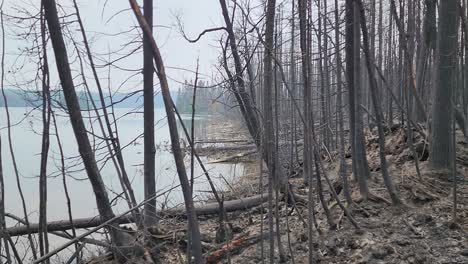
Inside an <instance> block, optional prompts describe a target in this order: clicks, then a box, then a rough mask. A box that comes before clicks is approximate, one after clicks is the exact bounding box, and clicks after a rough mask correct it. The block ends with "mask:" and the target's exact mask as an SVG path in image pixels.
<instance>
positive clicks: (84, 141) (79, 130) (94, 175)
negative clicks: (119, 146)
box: [43, 0, 123, 246]
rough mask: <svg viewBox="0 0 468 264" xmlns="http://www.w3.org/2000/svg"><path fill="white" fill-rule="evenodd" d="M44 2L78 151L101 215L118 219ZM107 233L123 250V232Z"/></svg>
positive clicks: (51, 11) (52, 10)
mask: <svg viewBox="0 0 468 264" xmlns="http://www.w3.org/2000/svg"><path fill="white" fill-rule="evenodd" d="M43 1H44V11H45V18H46V20H47V25H48V28H49V33H50V39H51V41H52V47H53V49H54V53H55V61H56V64H57V71H58V74H59V77H60V83H61V85H62V89H63V93H64V97H65V102H66V104H67V108H68V111H69V115H70V121H71V124H72V127H73V132H74V134H75V138H76V141H77V144H78V150H79V153H80V156H81V158H82V159H83V164H84V167H85V169H86V173H87V174H88V178H89V180H90V182H91V185H92V187H93V191H94V195H95V197H96V204H97V206H98V210H99V214H100V215H101V218H102V219H103V220H109V219H111V218H113V217H114V216H115V215H114V212H113V211H112V208H111V205H110V202H109V197H108V196H107V192H106V188H105V185H104V182H103V180H102V177H101V174H100V172H99V168H98V166H97V163H96V160H95V156H94V153H93V152H92V149H91V145H90V142H89V139H88V136H87V132H86V127H85V124H84V122H83V117H82V116H81V110H80V105H79V103H78V97H77V95H76V91H75V87H74V84H73V78H72V75H71V69H70V64H69V62H68V54H67V49H66V46H65V42H64V39H63V35H62V30H61V27H60V22H59V19H58V14H57V6H56V3H55V0H43ZM107 229H108V231H109V233H110V235H111V238H112V241H113V243H115V245H117V246H122V245H123V243H122V239H121V235H120V231H118V229H117V225H116V224H111V225H110V226H109V227H108V228H107Z"/></svg>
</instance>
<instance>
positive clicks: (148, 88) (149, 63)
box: [143, 0, 157, 228]
mask: <svg viewBox="0 0 468 264" xmlns="http://www.w3.org/2000/svg"><path fill="white" fill-rule="evenodd" d="M143 12H144V16H145V19H146V22H147V23H148V26H149V27H150V29H151V32H152V31H153V0H145V1H144V7H143ZM153 73H154V66H153V58H152V51H151V44H150V42H149V39H148V36H146V35H143V105H144V106H143V108H144V113H143V119H144V121H143V129H144V131H143V134H144V152H143V153H144V157H143V159H144V166H143V175H144V185H145V186H144V189H145V199H147V198H149V197H153V196H154V194H155V193H156V175H155V153H156V148H155V143H154V87H153V85H154V84H153V79H154V75H153ZM156 222H157V218H156V199H151V200H150V201H149V202H148V203H146V204H145V207H144V225H145V227H146V228H147V227H150V226H151V225H154V224H156Z"/></svg>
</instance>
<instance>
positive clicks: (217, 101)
mask: <svg viewBox="0 0 468 264" xmlns="http://www.w3.org/2000/svg"><path fill="white" fill-rule="evenodd" d="M194 90H196V93H195V101H196V103H195V109H196V110H195V111H196V114H201V115H205V114H225V113H226V112H228V111H229V109H230V107H228V106H227V105H231V104H229V97H228V96H225V95H224V93H223V89H222V88H221V87H218V86H214V85H207V84H205V82H203V81H199V82H198V84H197V87H196V89H194V85H193V84H192V82H187V81H186V82H185V83H184V84H183V85H182V86H181V87H180V88H179V90H178V91H177V93H176V94H174V95H175V96H173V97H174V99H173V100H174V101H175V102H176V107H177V109H178V110H179V112H180V113H181V114H191V113H192V104H193V103H192V102H193V95H194Z"/></svg>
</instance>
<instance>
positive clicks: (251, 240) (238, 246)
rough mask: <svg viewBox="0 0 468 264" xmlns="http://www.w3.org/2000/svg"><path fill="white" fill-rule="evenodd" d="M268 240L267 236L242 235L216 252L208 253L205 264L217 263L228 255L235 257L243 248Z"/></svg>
mask: <svg viewBox="0 0 468 264" xmlns="http://www.w3.org/2000/svg"><path fill="white" fill-rule="evenodd" d="M266 238H268V235H267V234H263V235H262V234H256V235H251V236H247V235H242V236H240V237H237V238H235V239H233V240H231V241H229V242H227V243H226V244H224V245H223V246H222V247H221V248H219V249H218V250H215V251H213V252H210V253H208V254H206V256H205V257H206V263H207V264H211V263H213V264H214V263H219V262H220V261H221V260H222V259H223V258H225V257H226V256H227V255H228V254H229V255H231V256H232V255H235V254H239V253H241V252H242V250H244V249H245V248H247V247H249V246H251V245H254V244H256V243H258V242H259V241H260V240H262V239H266Z"/></svg>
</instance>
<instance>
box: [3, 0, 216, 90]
mask: <svg viewBox="0 0 468 264" xmlns="http://www.w3.org/2000/svg"><path fill="white" fill-rule="evenodd" d="M57 2H58V3H60V4H61V5H63V7H64V10H65V12H66V13H68V14H70V13H72V12H73V11H74V10H73V8H72V1H71V0H57ZM77 2H78V5H79V8H80V13H81V16H82V18H83V22H84V26H85V28H86V31H87V34H88V38H89V39H91V40H92V41H91V42H92V45H91V49H92V52H93V53H94V54H95V55H96V57H100V58H101V59H102V58H105V59H107V57H108V56H107V55H105V54H106V53H107V52H108V50H111V53H112V54H111V59H112V60H113V59H116V58H118V57H120V56H121V55H123V54H125V53H126V52H128V51H130V50H132V49H134V48H135V47H137V46H138V45H139V43H137V42H136V40H138V41H140V38H138V37H137V35H136V33H137V31H136V30H133V31H132V32H128V31H129V30H130V29H132V28H134V27H135V26H136V25H137V22H136V19H135V18H134V15H133V13H132V12H131V10H130V9H129V3H128V1H127V0H108V1H104V0H77ZM139 3H141V4H142V1H139ZM39 4H40V0H22V1H15V0H5V13H6V14H7V15H13V16H24V14H22V13H21V12H20V11H18V10H21V9H25V10H28V11H29V12H31V13H35V12H37V10H38V9H39ZM176 17H180V19H181V21H183V24H184V29H185V31H186V33H187V35H189V36H191V37H192V38H194V37H196V36H198V34H199V33H200V32H201V31H202V30H203V29H205V28H209V27H217V26H222V25H223V23H222V16H221V8H220V6H219V2H218V1H216V0H155V1H154V22H155V26H156V27H155V28H154V36H155V37H156V41H157V42H158V45H159V47H160V49H161V52H162V54H163V59H164V63H165V65H166V67H167V73H168V75H169V77H170V79H173V80H172V81H170V85H171V90H177V88H178V85H177V81H181V82H183V81H184V80H185V79H193V78H194V74H193V73H190V72H187V71H183V70H176V69H173V67H175V68H186V69H190V70H194V69H195V66H196V60H197V58H198V57H199V58H200V71H201V72H202V73H204V74H207V75H211V74H212V72H213V66H214V65H215V64H216V62H217V57H218V55H219V49H217V48H216V47H215V46H217V39H219V36H220V34H221V32H219V33H212V34H208V35H205V36H204V37H203V38H202V40H201V41H200V42H199V43H196V44H191V43H188V42H187V41H186V40H184V39H183V37H182V36H181V34H180V33H179V29H178V27H177V19H176ZM72 19H74V18H65V20H66V21H71V20H72ZM5 20H6V22H5V27H6V38H7V40H6V52H7V57H6V64H7V65H6V67H7V69H11V70H12V71H10V72H9V73H7V76H6V80H7V81H6V83H7V85H10V86H11V85H14V84H21V83H22V82H26V81H27V80H29V79H31V78H34V75H35V71H36V70H35V69H36V68H37V67H35V65H34V63H35V61H37V58H32V57H31V56H26V57H25V56H19V55H18V54H20V51H21V50H22V49H24V48H25V47H31V46H32V44H33V42H32V41H25V40H22V39H18V36H17V35H18V34H20V33H24V32H26V29H21V28H19V26H23V25H28V24H29V23H30V22H29V21H23V22H22V23H18V22H19V21H18V20H17V19H12V18H8V17H7V16H6V18H5ZM75 24H76V23H75ZM74 27H75V28H76V26H74ZM75 31H76V30H75ZM72 34H73V35H74V38H76V39H77V41H81V36H80V35H79V32H78V31H76V32H72ZM129 41H135V43H133V44H132V45H130V46H128V47H127V48H124V50H123V51H119V50H121V49H122V47H124V46H125V45H126V44H127V43H128V42H129ZM50 46H51V45H50V43H49V49H50ZM68 53H69V57H73V54H74V50H73V47H72V46H71V44H70V45H69V46H68ZM52 54H53V53H52V50H50V51H49V58H50V60H51V62H50V63H51V64H52V63H54V61H53V58H52V57H53V56H52ZM96 62H97V63H98V64H103V63H104V62H103V61H101V60H99V59H96ZM116 65H118V66H119V67H121V68H125V69H132V70H136V69H138V68H139V67H141V65H142V54H141V53H140V54H134V55H132V56H130V57H128V58H126V59H124V60H121V61H120V62H118V63H117V64H116ZM52 66H53V67H52ZM73 69H74V70H78V69H79V64H78V62H77V61H74V64H73ZM51 71H52V72H53V73H51V74H52V85H54V82H55V85H57V84H58V80H57V79H56V73H55V72H56V68H55V65H51ZM135 73H136V72H125V71H122V70H118V69H116V68H113V69H112V71H111V79H112V86H113V87H114V88H115V87H117V86H119V85H120V84H121V83H123V82H124V80H126V79H127V78H128V77H130V76H131V75H133V74H135ZM99 74H100V78H101V79H102V80H103V82H105V83H106V82H107V80H106V79H107V69H101V70H100V71H99ZM54 75H55V76H54ZM87 77H88V82H89V83H90V84H91V83H92V82H93V80H92V79H91V75H90V74H89V71H87ZM141 79H142V76H141V74H140V75H137V76H135V77H134V78H133V79H132V81H130V82H128V83H127V84H126V85H124V86H123V89H124V90H133V89H135V87H137V89H138V88H141V83H140V82H141ZM174 80H175V81H174ZM76 83H79V81H78V80H75V84H76ZM90 86H91V85H90ZM138 86H140V87H138Z"/></svg>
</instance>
